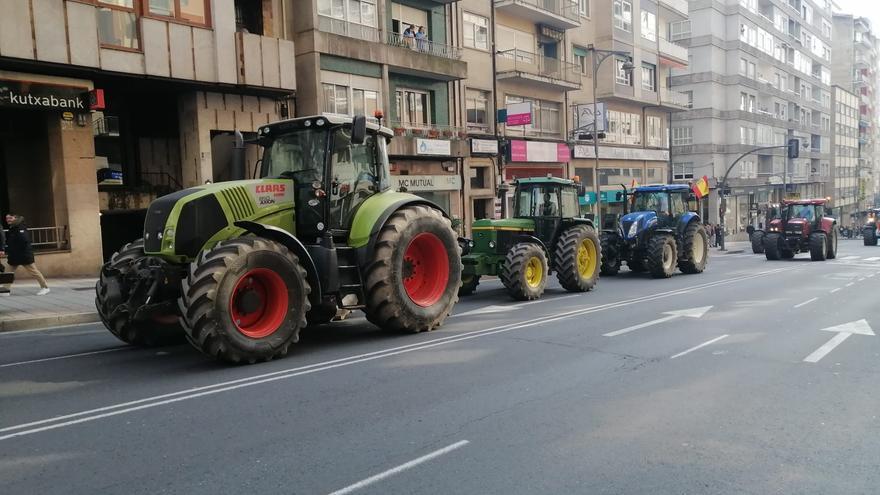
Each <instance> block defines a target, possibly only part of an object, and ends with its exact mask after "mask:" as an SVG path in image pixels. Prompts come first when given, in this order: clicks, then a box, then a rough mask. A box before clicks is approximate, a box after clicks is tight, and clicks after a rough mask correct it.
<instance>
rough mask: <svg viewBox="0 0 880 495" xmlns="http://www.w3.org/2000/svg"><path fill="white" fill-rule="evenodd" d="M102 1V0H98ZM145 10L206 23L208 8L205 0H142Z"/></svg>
mask: <svg viewBox="0 0 880 495" xmlns="http://www.w3.org/2000/svg"><path fill="white" fill-rule="evenodd" d="M99 1H103V0H99ZM106 3H115V4H119V3H130V2H126V1H125V0H121V1H120V0H116V1H110V0H108V1H107V2H106ZM144 3H145V4H146V5H145V8H144V10H145V11H146V12H145V13H149V14H150V15H157V16H162V17H173V18H174V19H178V20H181V21H185V22H191V23H193V24H202V25H207V24H208V8H207V6H206V2H205V0H144Z"/></svg>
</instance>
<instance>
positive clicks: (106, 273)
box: [95, 239, 183, 347]
mask: <svg viewBox="0 0 880 495" xmlns="http://www.w3.org/2000/svg"><path fill="white" fill-rule="evenodd" d="M145 257H146V255H145V254H144V241H143V239H138V240H136V241H134V242H131V243H129V244H126V245H125V246H123V247H122V249H120V250H119V251H117V252H116V253H113V256H112V257H111V258H110V261H108V262H107V263H105V264H104V266H103V267H102V268H101V275H100V278H99V279H98V282H97V283H96V284H95V306H96V307H97V309H98V316H100V318H101V321H102V322H103V323H104V326H106V327H107V329H108V330H110V333H112V334H113V335H114V336H115V337H116V338H118V339H119V340H121V341H123V342H125V343H127V344H132V345H137V346H144V347H153V346H160V345H168V344H176V343H178V342H183V329H182V328H181V326H180V323H178V319H179V317H178V315H177V313H176V312H174V311H171V312H170V313H169V314H167V315H157V316H154V317H153V319H152V320H144V321H141V320H135V319H134V314H135V312H136V311H137V310H138V308H139V307H140V306H141V305H142V304H143V303H144V301H143V300H141V299H143V298H144V297H145V296H146V290H144V289H146V288H147V287H149V285H151V284H152V281H148V280H145V279H144V277H143V276H142V274H140V273H138V267H137V263H138V261H140V260H142V259H144V258H145ZM138 284H146V285H147V287H141V288H138V287H137V285H138ZM173 300H174V299H173V298H171V299H170V301H172V302H173ZM172 308H173V306H172Z"/></svg>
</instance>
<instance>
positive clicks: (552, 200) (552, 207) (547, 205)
mask: <svg viewBox="0 0 880 495" xmlns="http://www.w3.org/2000/svg"><path fill="white" fill-rule="evenodd" d="M558 212H559V207H558V206H557V205H556V197H555V195H554V194H552V193H551V192H550V191H544V208H543V211H542V213H543V216H545V217H555V216H556V214H557V213H558Z"/></svg>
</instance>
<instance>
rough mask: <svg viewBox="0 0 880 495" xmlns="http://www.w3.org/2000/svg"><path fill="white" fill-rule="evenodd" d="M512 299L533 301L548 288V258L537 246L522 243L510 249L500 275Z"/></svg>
mask: <svg viewBox="0 0 880 495" xmlns="http://www.w3.org/2000/svg"><path fill="white" fill-rule="evenodd" d="M499 278H500V279H501V283H502V284H504V287H505V288H506V289H507V293H508V294H510V297H512V298H514V299H516V300H518V301H531V300H532V299H538V298H540V297H541V295H543V294H544V288H545V287H547V256H546V255H545V254H544V250H543V249H541V247H540V246H538V245H537V244H532V243H530V242H521V243H519V244H516V245H514V246H513V247H512V248H510V251H508V252H507V259H506V260H505V261H504V266H502V267H501V274H500V275H499Z"/></svg>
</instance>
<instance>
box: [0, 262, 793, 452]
mask: <svg viewBox="0 0 880 495" xmlns="http://www.w3.org/2000/svg"><path fill="white" fill-rule="evenodd" d="M798 269H800V267H784V268H776V269H773V270H765V271H762V272H757V273H754V274H751V275H744V276H741V277H735V278H728V279H725V280H718V281H715V282H707V283H705V284H700V285H696V286H692V287H690V288H688V289H686V290H693V289H704V288H710V287H718V286H722V285H730V284H733V283H736V282H741V281H744V280H751V279H756V278H762V277H766V276H767V275H769V274H773V273H780V272H787V271H795V270H798ZM682 292H683V289H674V290H670V291H665V292H658V293H656V294H651V295H647V296H642V297H635V298H631V299H625V300H621V301H617V302H613V303H607V304H603V305H599V306H595V307H591V308H587V309H580V310H574V311H569V312H566V313H560V314H557V315H551V316H544V317H540V318H535V319H532V320H526V321H522V322H517V323H508V324H505V325H499V326H496V327H491V328H487V329H483V330H474V331H470V332H464V333H461V334H457V335H449V336H446V337H440V338H437V339H433V340H429V341H427V342H420V343H413V344H407V345H403V346H398V347H392V348H389V349H382V350H378V351H372V352H368V353H364V354H359V355H354V356H348V357H344V358H339V359H334V360H330V361H324V362H320V363H314V364H310V365H305V366H298V367H295V368H287V369H283V370H278V371H273V372H269V373H263V374H260V375H254V376H249V377H244V378H238V379H235V380H228V381H225V382H219V383H215V384H212V385H204V386H201V387H193V388H189V389H184V390H179V391H177V392H170V393H167V394H162V395H156V396H152V397H145V398H143V399H137V400H133V401H128V402H122V403H118V404H112V405H109V406H103V407H98V408H94V409H89V410H85V411H80V412H75V413H70V414H65V415H62V416H55V417H52V418H46V419H41V420H37V421H31V422H28V423H22V424H18V425H12V426H6V427H3V428H0V433H4V432H10V431H15V430H23V431H17V432H15V433H10V434H7V435H3V436H0V441H2V440H8V439H10V438H15V437H20V436H24V435H31V434H35V433H40V432H43V431H48V430H54V429H56V428H62V427H66V426H72V425H76V424H80V423H86V422H90V421H95V420H98V419H102V418H106V417H111V416H116V415H119V414H126V413H129V412H135V411H140V410H143V409H149V408H153V407H158V406H162V405H166V404H172V403H175V402H180V401H184V400H189V399H195V398H199V397H204V396H208V395H213V394H217V393H221V392H227V391H230V390H236V389H239V388H243V387H250V386H253V385H260V384H263V383H268V382H273V381H276V380H282V379H287V378H294V377H297V376H301V375H306V374H311V373H316V372H319V371H326V370H330V369H335V368H340V367H343V366H350V365H354V364H359V363H364V362H368V361H374V360H377V359H381V358H386V357H391V356H396V355H400V354H405V353H409V352H414V351H420V350H424V349H430V348H434V347H438V346H441V345H446V344H451V343H456V342H461V341H465V340H470V339H475V338H480V337H485V336H488V335H495V334H500V333H506V332H510V331H513V330H518V329H522V328H529V327H532V326H536V325H541V324H545V323H552V322H554V321H560V320H564V319H569V318H573V317H577V316H582V315H586V314H591V313H596V312H599V311H604V310H607V309H616V308H621V307H626V306H629V305H631V304H634V303H636V302H646V301H654V300H658V299H664V298H667V297H672V296H677V295H680V294H681V293H682ZM72 418H78V419H72ZM65 420H69V421H65ZM40 425H46V426H40ZM35 426H39V427H38V428H32V427H35ZM26 428H30V429H26Z"/></svg>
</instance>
